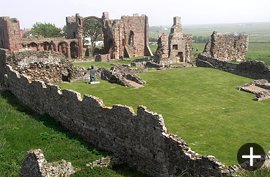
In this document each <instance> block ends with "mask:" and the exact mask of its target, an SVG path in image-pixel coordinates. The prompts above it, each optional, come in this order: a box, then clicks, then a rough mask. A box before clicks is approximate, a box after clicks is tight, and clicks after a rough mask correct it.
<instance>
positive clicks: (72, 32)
mask: <svg viewBox="0 0 270 177" xmlns="http://www.w3.org/2000/svg"><path fill="white" fill-rule="evenodd" d="M66 26H67V38H68V39H78V41H77V42H72V43H71V44H70V46H69V48H70V49H71V50H70V51H71V54H70V55H71V57H72V58H83V17H81V16H80V15H79V14H76V15H75V16H70V17H66Z"/></svg>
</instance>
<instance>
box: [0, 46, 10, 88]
mask: <svg viewBox="0 0 270 177" xmlns="http://www.w3.org/2000/svg"><path fill="white" fill-rule="evenodd" d="M7 52H8V51H7V50H4V49H0V84H4V75H5V74H6V73H7V72H6V58H7V56H8V54H7Z"/></svg>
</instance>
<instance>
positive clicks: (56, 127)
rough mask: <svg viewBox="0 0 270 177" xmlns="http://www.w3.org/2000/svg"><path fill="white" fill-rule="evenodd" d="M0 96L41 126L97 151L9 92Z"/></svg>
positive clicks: (103, 152)
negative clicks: (40, 123)
mask: <svg viewBox="0 0 270 177" xmlns="http://www.w3.org/2000/svg"><path fill="white" fill-rule="evenodd" d="M1 96H2V97H3V98H4V99H6V100H7V102H8V104H10V105H11V106H12V107H14V108H15V109H16V110H17V111H19V112H23V113H25V114H27V115H29V116H31V117H32V118H33V119H35V120H36V121H39V122H42V124H43V125H45V126H46V127H49V128H52V129H53V130H55V131H58V132H61V133H64V134H66V135H67V137H68V138H69V139H75V140H78V141H79V142H80V143H81V144H82V145H83V146H84V147H86V148H87V150H89V151H92V150H94V149H97V148H95V147H94V146H93V145H90V144H89V143H87V142H86V141H84V140H83V139H82V138H81V137H79V136H78V135H76V134H75V133H72V132H70V131H69V130H68V129H66V128H65V127H63V126H62V125H61V124H60V123H59V122H57V121H55V120H54V119H53V118H52V117H50V116H49V115H48V114H44V115H40V114H38V113H35V112H34V111H32V110H31V109H30V108H28V107H27V106H25V105H23V104H22V103H20V101H19V100H18V99H17V98H16V97H15V96H14V95H13V94H12V93H11V92H9V91H4V92H2V93H1ZM98 151H100V153H101V155H103V156H106V155H110V154H109V153H108V152H105V151H102V150H100V149H98Z"/></svg>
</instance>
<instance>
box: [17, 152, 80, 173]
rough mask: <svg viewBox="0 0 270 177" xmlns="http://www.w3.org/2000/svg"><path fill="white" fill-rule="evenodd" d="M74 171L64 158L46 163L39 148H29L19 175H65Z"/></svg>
mask: <svg viewBox="0 0 270 177" xmlns="http://www.w3.org/2000/svg"><path fill="white" fill-rule="evenodd" d="M73 173H75V169H74V168H73V166H72V165H71V163H70V162H67V161H65V160H62V161H59V162H53V163H48V162H47V160H46V159H45V157H44V154H43V152H42V151H41V150H40V149H36V150H30V151H28V153H27V156H26V158H25V159H24V162H23V164H22V168H21V170H20V174H19V176H20V177H50V176H51V177H58V176H59V177H60V176H62V177H64V176H65V177H67V176H70V175H71V174H73Z"/></svg>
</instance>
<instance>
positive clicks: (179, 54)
mask: <svg viewBox="0 0 270 177" xmlns="http://www.w3.org/2000/svg"><path fill="white" fill-rule="evenodd" d="M176 57H177V58H178V61H179V62H184V54H183V52H178V54H177V56H176Z"/></svg>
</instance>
